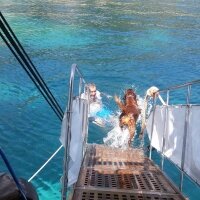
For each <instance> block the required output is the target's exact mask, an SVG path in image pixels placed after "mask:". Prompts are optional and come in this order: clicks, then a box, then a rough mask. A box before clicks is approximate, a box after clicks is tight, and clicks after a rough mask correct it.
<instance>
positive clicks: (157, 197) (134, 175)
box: [72, 145, 185, 200]
mask: <svg viewBox="0 0 200 200" xmlns="http://www.w3.org/2000/svg"><path fill="white" fill-rule="evenodd" d="M104 199H105V200H185V198H184V197H183V196H182V194H181V193H180V192H179V191H178V190H177V188H176V187H174V186H173V184H172V183H171V182H170V181H169V180H168V179H167V178H166V177H165V176H164V174H163V173H162V172H161V170H160V169H159V168H158V167H157V166H156V165H155V164H154V163H153V162H152V161H151V160H150V159H148V158H146V157H145V156H144V154H143V152H142V150H138V149H127V150H121V149H114V148H110V147H106V146H104V145H88V146H87V150H86V155H85V157H84V161H83V164H82V166H81V170H80V173H79V177H78V181H77V183H76V185H75V189H74V194H73V196H72V200H104Z"/></svg>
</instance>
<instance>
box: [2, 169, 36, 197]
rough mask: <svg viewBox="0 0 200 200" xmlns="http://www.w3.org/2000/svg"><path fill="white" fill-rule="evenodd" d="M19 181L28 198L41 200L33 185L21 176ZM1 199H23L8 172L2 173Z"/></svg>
mask: <svg viewBox="0 0 200 200" xmlns="http://www.w3.org/2000/svg"><path fill="white" fill-rule="evenodd" d="M18 180H19V183H20V186H21V188H22V190H23V191H24V194H25V196H26V198H27V200H39V198H38V195H37V192H36V190H35V188H34V187H33V185H32V184H31V183H29V182H28V181H26V180H25V179H22V178H19V179H18ZM0 200H22V197H21V195H20V192H19V190H18V188H17V186H16V184H15V182H14V181H13V178H12V177H11V175H10V174H8V173H5V172H3V173H0Z"/></svg>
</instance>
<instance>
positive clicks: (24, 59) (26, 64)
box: [0, 12, 64, 120]
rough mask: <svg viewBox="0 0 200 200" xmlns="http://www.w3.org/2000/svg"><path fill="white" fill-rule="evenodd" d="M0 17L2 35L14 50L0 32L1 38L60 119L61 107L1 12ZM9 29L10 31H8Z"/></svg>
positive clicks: (61, 114)
mask: <svg viewBox="0 0 200 200" xmlns="http://www.w3.org/2000/svg"><path fill="white" fill-rule="evenodd" d="M0 18H1V20H0V26H1V30H2V31H3V33H4V35H5V36H6V38H7V39H8V41H9V42H10V44H11V45H12V48H14V50H13V49H12V48H11V45H10V44H9V43H8V42H7V41H6V40H5V38H4V37H3V34H1V37H2V39H3V40H4V42H5V43H6V45H7V46H8V47H9V49H10V50H11V49H12V50H11V52H12V53H13V54H14V56H15V57H16V58H17V60H18V62H19V63H20V64H21V65H22V67H23V68H24V69H25V71H26V72H27V74H28V75H29V77H30V78H31V80H32V81H33V79H34V81H33V82H34V84H35V85H36V87H37V88H38V89H39V87H40V89H39V91H40V92H41V91H43V92H41V93H42V95H43V96H44V98H45V99H46V100H47V99H48V100H47V102H48V103H49V105H50V106H51V108H52V107H54V109H53V110H54V112H55V110H56V115H57V116H58V117H59V119H60V120H62V118H63V115H64V113H63V111H62V109H61V107H60V106H59V104H58V103H57V101H56V99H55V98H54V96H53V95H52V93H51V91H50V90H49V88H48V87H47V85H46V83H45V82H44V80H43V79H42V77H41V76H40V74H39V73H38V71H37V69H36V68H35V66H34V64H33V63H32V61H31V60H30V58H29V57H28V55H27V54H26V52H25V50H24V49H23V47H22V45H21V44H20V42H19V40H18V39H17V37H16V36H15V34H14V33H13V31H12V29H11V28H10V26H9V25H8V23H7V22H6V20H5V18H4V17H3V15H2V13H1V12H0ZM7 29H8V30H7ZM9 31H10V33H9ZM8 44H9V45H8ZM14 52H15V53H14ZM19 57H20V59H21V60H20V59H19ZM22 63H23V64H22ZM44 94H45V95H46V97H45V95H44ZM50 102H51V103H50Z"/></svg>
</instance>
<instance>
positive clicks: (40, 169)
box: [28, 145, 63, 182]
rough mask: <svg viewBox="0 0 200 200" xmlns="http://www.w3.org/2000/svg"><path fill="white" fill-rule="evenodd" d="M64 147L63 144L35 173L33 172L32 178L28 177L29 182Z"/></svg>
mask: <svg viewBox="0 0 200 200" xmlns="http://www.w3.org/2000/svg"><path fill="white" fill-rule="evenodd" d="M62 147H63V145H61V146H60V147H59V148H58V149H57V150H56V151H55V152H54V153H53V154H52V156H51V157H50V158H49V159H48V160H47V161H46V162H45V163H44V164H43V165H42V167H40V168H39V169H38V170H37V171H36V172H35V174H33V176H31V178H29V179H28V182H30V181H32V179H33V178H34V177H35V176H37V174H38V173H39V172H40V171H41V170H42V169H43V168H44V167H45V166H46V165H47V164H48V163H49V162H50V160H51V159H52V158H53V157H54V156H55V155H56V154H57V153H58V152H59V151H60V149H61V148H62Z"/></svg>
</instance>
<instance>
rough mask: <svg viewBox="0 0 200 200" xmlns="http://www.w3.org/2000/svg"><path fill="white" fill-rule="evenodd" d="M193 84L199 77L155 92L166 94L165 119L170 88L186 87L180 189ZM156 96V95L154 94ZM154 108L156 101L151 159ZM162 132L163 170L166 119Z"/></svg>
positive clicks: (180, 187)
mask: <svg viewBox="0 0 200 200" xmlns="http://www.w3.org/2000/svg"><path fill="white" fill-rule="evenodd" d="M194 84H200V79H199V80H194V81H190V82H187V83H183V84H180V85H175V86H172V87H169V88H166V89H161V90H158V91H157V92H158V93H160V92H164V93H166V94H167V103H166V105H164V106H165V107H166V108H165V109H166V110H165V120H167V118H168V117H167V115H168V107H169V96H170V91H171V90H178V89H181V88H184V87H185V88H187V91H186V93H187V95H186V100H185V102H186V104H185V106H186V111H185V119H184V120H185V121H184V133H183V141H182V150H181V166H180V171H181V175H180V185H179V189H180V190H181V191H182V187H183V175H184V173H185V172H184V164H185V156H186V149H185V148H186V141H187V135H188V131H189V128H188V126H189V124H188V123H189V117H190V105H191V104H190V103H191V102H190V97H191V89H192V85H194ZM156 98H157V96H156ZM154 102H156V99H154ZM155 110H156V103H155V106H154V107H153V112H152V113H153V117H152V123H151V126H152V127H151V133H150V135H151V141H150V153H149V157H150V159H151V154H152V152H151V151H152V134H153V127H154V123H155V121H154V115H155ZM164 123H165V124H164V133H163V136H162V141H163V142H162V148H161V152H160V153H161V156H162V158H161V168H162V170H163V164H164V157H165V155H164V148H165V136H166V134H167V128H166V123H167V122H166V121H165V122H164ZM172 162H173V161H172Z"/></svg>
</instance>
